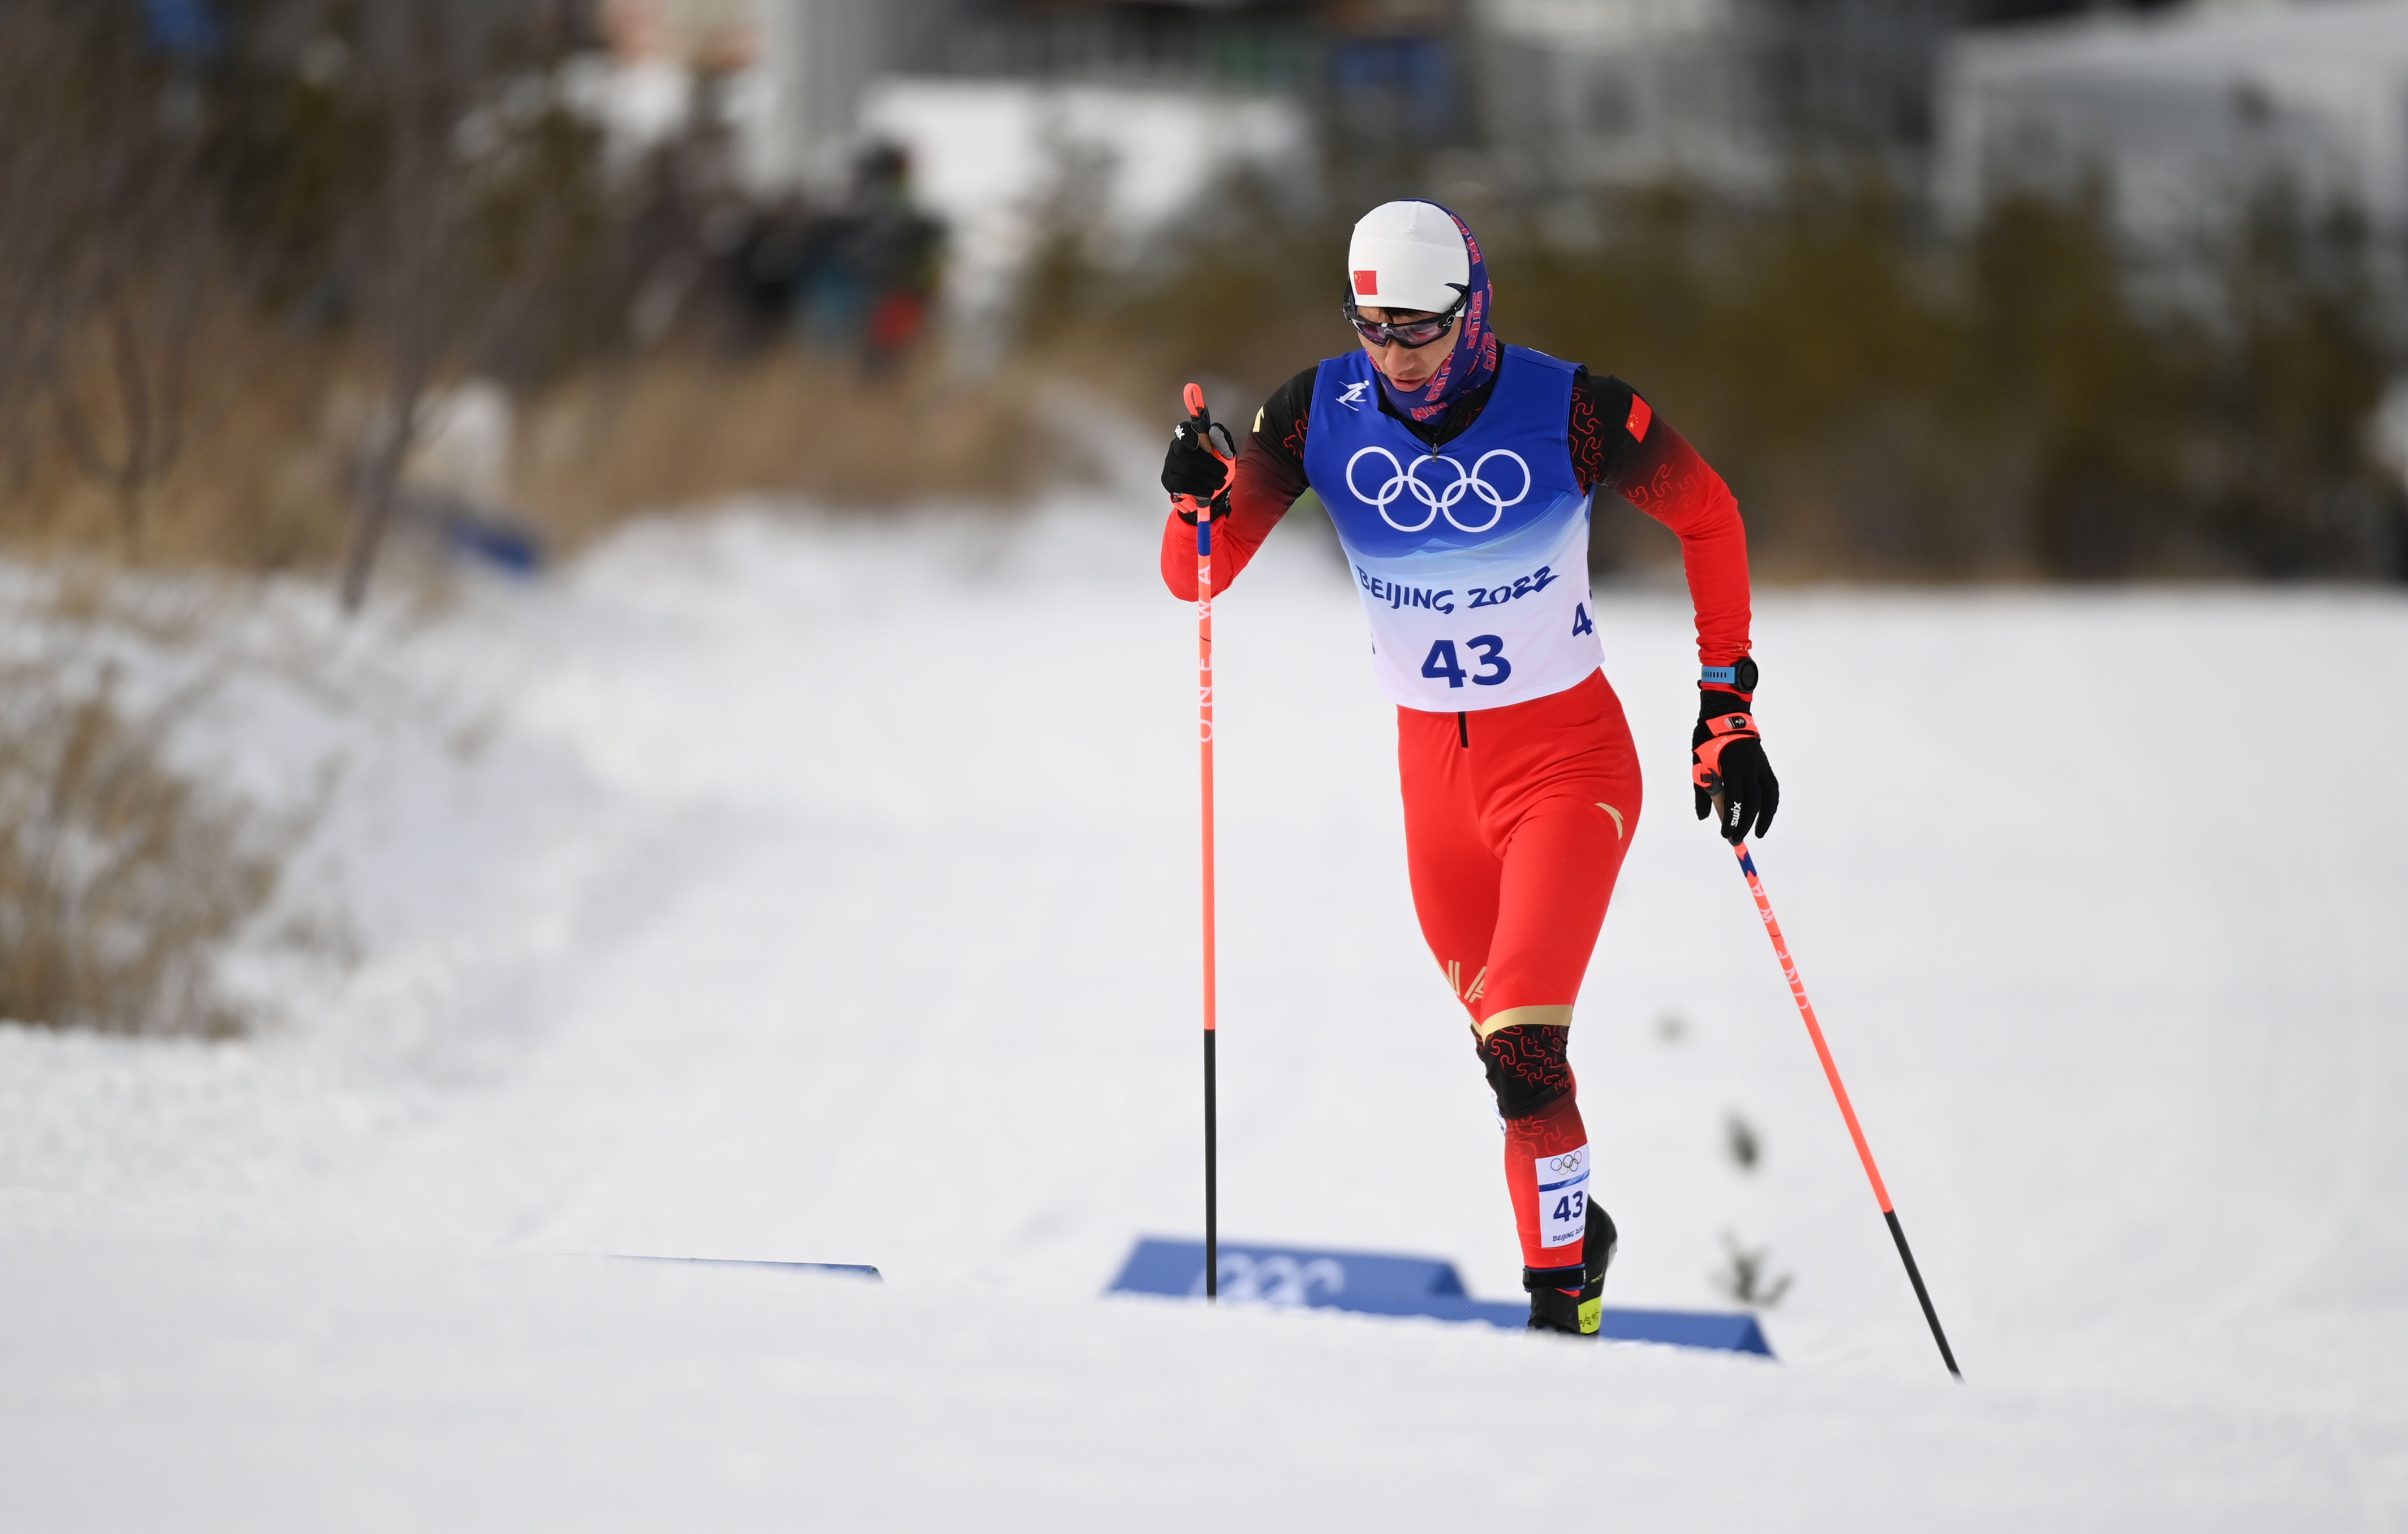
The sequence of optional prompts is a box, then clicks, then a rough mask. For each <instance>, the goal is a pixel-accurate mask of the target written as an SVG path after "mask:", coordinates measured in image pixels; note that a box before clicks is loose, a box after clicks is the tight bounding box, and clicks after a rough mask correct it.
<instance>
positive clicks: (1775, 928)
mask: <svg viewBox="0 0 2408 1534" xmlns="http://www.w3.org/2000/svg"><path fill="white" fill-rule="evenodd" d="M1715 797H1716V798H1717V800H1719V799H1720V797H1721V796H1719V795H1717V796H1715ZM1714 808H1715V810H1716V811H1717V818H1719V811H1720V810H1721V808H1722V807H1721V805H1720V804H1719V803H1717V804H1716V805H1715V807H1714ZM1731 853H1732V855H1733V856H1735V857H1737V858H1738V859H1739V871H1740V872H1741V874H1742V875H1743V876H1745V878H1746V880H1747V888H1748V893H1749V894H1751V895H1753V896H1756V915H1757V916H1759V917H1761V918H1763V921H1764V935H1765V936H1766V937H1768V938H1770V939H1772V952H1773V955H1774V956H1775V957H1776V958H1778V959H1780V961H1781V973H1782V977H1783V978H1784V979H1785V980H1787V981H1788V982H1789V996H1790V999H1791V1000H1793V1001H1795V1002H1797V1003H1798V1015H1799V1017H1801V1018H1804V1019H1805V1020H1806V1036H1807V1037H1808V1038H1809V1039H1813V1041H1814V1057H1815V1058H1816V1059H1817V1060H1820V1061H1822V1062H1823V1079H1824V1080H1826V1081H1828V1082H1830V1083H1831V1096H1832V1097H1834V1098H1836V1099H1837V1100H1838V1102H1839V1104H1840V1117H1842V1119H1845V1120H1846V1121H1847V1124H1848V1138H1849V1139H1850V1140H1855V1141H1856V1159H1857V1160H1859V1161H1861V1162H1863V1163H1864V1164H1865V1178H1866V1181H1868V1182H1870V1183H1872V1185H1873V1201H1874V1202H1875V1203H1877V1204H1879V1205H1881V1211H1882V1222H1883V1223H1884V1224H1885V1225H1886V1226H1889V1234H1890V1240H1893V1241H1895V1242H1897V1243H1898V1255H1899V1261H1901V1262H1903V1263H1905V1264H1906V1277H1907V1282H1908V1283H1912V1284H1914V1298H1915V1302H1916V1303H1917V1304H1919V1305H1921V1306H1922V1307H1923V1319H1924V1320H1925V1321H1926V1322H1927V1323H1928V1324H1929V1325H1930V1327H1931V1340H1933V1341H1935V1342H1937V1343H1939V1344H1940V1361H1941V1362H1942V1363H1943V1364H1946V1365H1947V1366H1948V1372H1949V1373H1950V1374H1951V1375H1954V1376H1955V1377H1956V1378H1957V1379H1959V1380H1961V1379H1963V1378H1964V1377H1965V1375H1964V1372H1963V1371H1962V1370H1960V1369H1957V1355H1956V1353H1955V1352H1954V1351H1952V1350H1951V1349H1950V1348H1949V1346H1948V1334H1947V1333H1946V1332H1944V1331H1942V1330H1941V1329H1940V1312H1938V1311H1937V1310H1935V1309H1933V1307H1932V1304H1931V1293H1930V1291H1929V1290H1928V1289H1926V1288H1925V1287H1924V1286H1923V1270H1922V1269H1920V1268H1917V1267H1916V1266H1915V1263H1914V1248H1912V1247H1910V1246H1908V1245H1907V1244H1906V1227H1905V1226H1902V1225H1900V1224H1899V1219H1898V1211H1897V1209H1896V1208H1894V1207H1893V1206H1892V1205H1891V1203H1890V1199H1889V1187H1888V1184H1886V1183H1884V1182H1883V1181H1882V1174H1881V1168H1879V1167H1877V1166H1875V1165H1874V1164H1873V1148H1872V1146H1871V1145H1870V1144H1868V1143H1867V1142H1866V1140H1865V1126H1864V1125H1861V1124H1859V1123H1857V1122H1856V1104H1855V1103H1852V1102H1850V1101H1849V1100H1848V1088H1847V1085H1846V1083H1845V1082H1842V1081H1841V1080H1840V1066H1839V1062H1838V1061H1836V1060H1834V1059H1832V1058H1831V1046H1830V1044H1829V1042H1828V1040H1826V1039H1824V1037H1823V1025H1822V1024H1821V1023H1820V1022H1818V1021H1816V1019H1815V1017H1814V1004H1813V1002H1812V1001H1809V1000H1808V999H1806V982H1804V981H1802V980H1799V978H1798V961H1797V960H1795V959H1793V958H1791V957H1790V956H1789V942H1788V939H1785V938H1784V937H1782V935H1781V922H1780V920H1779V918H1777V917H1775V916H1774V915H1773V914H1772V899H1771V897H1770V896H1768V895H1766V894H1765V893H1764V880H1763V879H1762V878H1761V877H1760V876H1759V875H1758V874H1757V873H1756V859H1755V858H1753V857H1751V856H1749V855H1748V851H1747V844H1746V843H1745V842H1736V843H1734V844H1732V847H1731Z"/></svg>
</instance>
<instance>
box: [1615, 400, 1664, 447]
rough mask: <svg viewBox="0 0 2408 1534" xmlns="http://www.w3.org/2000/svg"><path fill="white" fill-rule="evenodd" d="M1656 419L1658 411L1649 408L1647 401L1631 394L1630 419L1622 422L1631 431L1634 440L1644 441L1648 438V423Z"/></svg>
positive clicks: (1631, 437)
mask: <svg viewBox="0 0 2408 1534" xmlns="http://www.w3.org/2000/svg"><path fill="white" fill-rule="evenodd" d="M1655 419H1656V412H1655V411H1654V410H1651V409H1648V408H1647V402H1646V401H1645V400H1643V399H1641V398H1640V397H1639V396H1638V394H1632V395H1631V396H1630V419H1629V420H1627V421H1626V422H1624V423H1622V424H1623V428H1624V429H1625V430H1626V431H1627V432H1629V433H1630V439H1631V440H1632V441H1633V442H1644V441H1646V440H1647V423H1649V422H1651V421H1653V420H1655Z"/></svg>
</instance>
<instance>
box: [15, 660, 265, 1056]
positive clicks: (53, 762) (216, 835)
mask: <svg viewBox="0 0 2408 1534" xmlns="http://www.w3.org/2000/svg"><path fill="white" fill-rule="evenodd" d="M198 697H199V694H198V693H197V692H193V693H187V694H186V695H183V696H181V697H179V698H177V699H175V700H172V701H170V702H169V703H168V704H166V705H165V706H162V707H159V708H156V709H151V710H145V711H144V712H143V713H141V714H140V715H139V716H135V715H131V714H129V713H128V711H127V710H126V709H125V708H124V707H123V706H122V702H121V701H120V697H119V687H118V684H117V679H116V676H115V674H114V673H113V672H112V671H110V670H109V669H108V668H106V667H103V668H101V669H100V670H99V671H98V672H97V673H96V674H94V675H92V676H90V677H89V678H88V679H86V680H83V681H74V680H70V679H68V678H65V677H63V676H62V675H61V673H60V670H59V668H58V667H55V666H54V665H51V664H48V663H31V662H21V663H18V664H16V665H14V666H11V667H5V668H0V724H5V728H0V824H5V825H6V826H7V832H6V833H5V834H0V1017H6V1018H8V1019H11V1020H13V1021H17V1022H22V1023H33V1024H39V1025H48V1026H52V1027H86V1028H93V1029H97V1030H99V1031H102V1032H106V1033H124V1034H153V1035H156V1034H178V1035H198V1036H203V1037H210V1038H219V1037H224V1036H226V1035H229V1034H233V1033H236V1032H239V1031H241V1027H242V1018H241V1017H240V1016H239V1015H238V1014H237V1013H236V1011H234V1010H233V1008H232V1007H230V1006H229V1005H228V1004H227V1003H226V1002H225V1001H224V1000H223V999H222V996H220V995H219V993H218V991H217V989H216V987H215V985H214V984H213V977H212V960H213V957H214V955H215V953H217V952H218V950H219V949H220V948H221V947H222V945H223V944H224V942H225V941H226V940H227V939H230V938H231V937H233V936H234V935H235V933H236V931H237V930H238V929H239V928H240V926H241V925H243V923H244V922H245V921H246V920H248V919H249V918H250V917H251V915H252V914H253V913H255V912H256V911H258V910H260V908H261V907H262V905H263V904H264V903H265V900H266V899H267V897H268V896H269V894H270V893H271V892H272V891H273V889H274V887H275V884H276V878H277V871H278V867H279V856H278V855H277V851H276V849H275V848H274V847H273V846H272V845H271V843H272V842H273V840H274V839H273V838H271V837H269V836H266V835H264V834H263V833H262V830H261V827H260V826H259V825H258V824H256V823H255V822H254V821H253V820H252V819H251V817H250V816H249V815H248V814H247V813H246V812H245V811H244V810H242V809H241V808H240V807H238V806H235V805H231V804H228V803H225V802H223V801H222V800H220V799H218V798H217V797H215V796H211V795H210V794H209V793H208V792H207V791H206V790H204V789H203V788H202V786H201V785H199V784H198V783H195V782H194V781H193V780H191V779H190V778H188V777H186V776H185V775H183V774H182V773H180V772H179V771H178V770H177V769H176V768H175V767H173V766H171V765H170V764H169V763H168V761H167V760H166V757H165V752H164V747H165V738H166V736H167V734H168V732H169V730H170V729H171V728H172V727H173V726H174V724H175V723H176V721H177V720H178V719H179V717H181V715H182V713H183V712H184V711H185V710H188V709H189V708H190V707H191V706H192V705H193V703H194V702H195V701H197V699H198Z"/></svg>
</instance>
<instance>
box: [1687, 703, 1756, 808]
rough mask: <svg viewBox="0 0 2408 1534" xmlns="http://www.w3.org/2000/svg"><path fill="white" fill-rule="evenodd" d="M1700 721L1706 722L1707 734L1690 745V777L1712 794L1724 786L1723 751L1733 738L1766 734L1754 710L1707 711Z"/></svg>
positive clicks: (1690, 779)
mask: <svg viewBox="0 0 2408 1534" xmlns="http://www.w3.org/2000/svg"><path fill="white" fill-rule="evenodd" d="M1698 723H1699V724H1702V725H1704V726H1705V730H1706V738H1704V739H1703V740H1700V741H1699V742H1698V743H1697V744H1696V745H1695V746H1693V747H1691V748H1690V752H1689V754H1690V758H1691V762H1692V764H1693V765H1692V766H1691V767H1690V768H1689V781H1691V782H1692V783H1695V784H1696V785H1697V786H1698V787H1699V788H1702V789H1704V790H1705V791H1706V792H1707V793H1709V794H1713V793H1717V792H1719V791H1720V790H1721V788H1722V786H1723V774H1722V765H1723V752H1724V751H1725V750H1726V749H1727V747H1729V746H1730V745H1731V744H1732V742H1734V741H1739V740H1760V739H1762V738H1763V736H1762V735H1761V734H1759V733H1758V732H1757V730H1756V717H1755V716H1754V715H1753V714H1745V713H1731V714H1708V715H1707V716H1706V717H1705V718H1703V719H1700V720H1699V721H1698Z"/></svg>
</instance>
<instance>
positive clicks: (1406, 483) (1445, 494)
mask: <svg viewBox="0 0 2408 1534" xmlns="http://www.w3.org/2000/svg"><path fill="white" fill-rule="evenodd" d="M1375 452H1376V453H1378V454H1379V455H1380V456H1381V457H1383V458H1385V459H1386V460H1387V461H1388V478H1387V479H1386V480H1384V481H1383V483H1382V484H1381V486H1380V488H1379V491H1378V493H1377V494H1376V495H1365V494H1364V493H1363V487H1362V486H1361V485H1358V484H1356V483H1355V465H1357V464H1359V463H1361V462H1362V461H1363V460H1364V459H1366V458H1368V457H1369V456H1370V455H1371V454H1373V453H1375ZM1491 458H1509V459H1511V460H1512V463H1513V466H1514V467H1515V468H1518V469H1520V470H1521V471H1522V488H1521V489H1519V490H1517V491H1515V492H1514V493H1513V494H1512V495H1510V496H1509V495H1505V494H1504V493H1503V492H1502V491H1499V490H1498V488H1497V487H1496V486H1495V485H1493V484H1490V483H1489V482H1488V481H1487V480H1485V479H1484V478H1483V477H1482V472H1481V471H1482V470H1484V469H1485V468H1486V467H1487V466H1488V460H1490V459H1491ZM1424 464H1444V465H1446V466H1449V467H1451V468H1453V469H1454V470H1455V482H1454V483H1453V484H1450V485H1441V486H1439V487H1438V488H1436V489H1432V488H1431V487H1430V486H1428V485H1426V484H1424V483H1423V482H1422V481H1421V479H1420V475H1421V467H1422V466H1423V465H1424ZM1530 486H1531V479H1530V466H1529V464H1528V463H1527V461H1526V460H1525V459H1524V458H1523V457H1522V455H1521V454H1520V453H1518V452H1514V451H1513V450H1512V449H1511V448H1491V449H1489V450H1488V451H1487V452H1484V453H1482V454H1481V455H1480V456H1479V457H1478V458H1477V459H1475V460H1473V462H1472V465H1471V466H1470V467H1469V468H1466V467H1464V466H1463V463H1462V461H1461V460H1460V459H1455V458H1439V457H1429V458H1416V459H1414V460H1413V465H1412V467H1411V468H1407V467H1406V466H1404V465H1402V464H1400V463H1398V461H1397V455H1396V454H1395V453H1393V452H1389V451H1388V450H1387V449H1385V448H1383V447H1381V446H1380V445H1379V444H1377V443H1373V444H1372V445H1371V446H1369V447H1368V448H1357V449H1356V450H1355V456H1354V457H1352V458H1349V459H1347V460H1346V488H1347V489H1349V490H1351V491H1353V492H1354V493H1355V499H1356V500H1358V501H1361V502H1362V503H1363V504H1364V505H1366V506H1368V507H1370V508H1371V509H1374V510H1376V511H1378V512H1379V513H1380V520H1381V521H1382V522H1384V523H1387V524H1388V525H1389V526H1391V527H1393V528H1395V529H1396V530H1397V531H1398V532H1399V533H1418V532H1420V531H1421V530H1422V529H1423V528H1425V527H1427V526H1428V525H1429V524H1430V523H1434V522H1436V521H1438V519H1439V517H1440V516H1441V514H1443V515H1444V516H1445V518H1446V520H1447V523H1448V524H1449V525H1451V526H1453V527H1454V528H1455V531H1456V532H1458V533H1484V532H1486V531H1488V529H1490V528H1491V527H1494V526H1496V525H1497V523H1498V518H1500V517H1502V516H1504V515H1505V509H1506V508H1507V507H1509V506H1519V505H1520V504H1521V503H1522V502H1523V501H1524V500H1525V499H1526V498H1527V497H1528V495H1529V494H1530ZM1408 493H1410V494H1411V495H1412V497H1413V499H1415V500H1417V501H1419V502H1421V503H1422V505H1424V506H1425V507H1427V508H1428V511H1427V513H1426V515H1424V516H1423V518H1422V520H1421V521H1419V522H1417V523H1413V524H1412V526H1410V527H1409V526H1407V525H1405V524H1404V523H1401V522H1398V520H1397V519H1396V518H1395V517H1394V516H1391V515H1390V514H1389V512H1388V508H1389V507H1391V506H1393V505H1395V504H1396V503H1397V502H1398V500H1399V499H1400V498H1402V497H1403V496H1404V495H1407V494H1408ZM1467 495H1469V496H1474V497H1477V498H1478V499H1480V500H1482V501H1484V502H1486V503H1487V506H1488V520H1487V521H1486V522H1484V523H1481V524H1480V525H1479V526H1477V527H1474V526H1471V525H1469V523H1464V522H1461V521H1459V520H1457V519H1456V517H1455V508H1456V507H1457V506H1460V505H1461V504H1463V499H1464V497H1465V496H1467Z"/></svg>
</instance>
